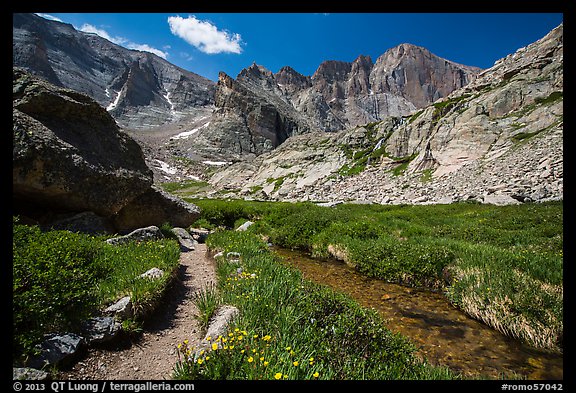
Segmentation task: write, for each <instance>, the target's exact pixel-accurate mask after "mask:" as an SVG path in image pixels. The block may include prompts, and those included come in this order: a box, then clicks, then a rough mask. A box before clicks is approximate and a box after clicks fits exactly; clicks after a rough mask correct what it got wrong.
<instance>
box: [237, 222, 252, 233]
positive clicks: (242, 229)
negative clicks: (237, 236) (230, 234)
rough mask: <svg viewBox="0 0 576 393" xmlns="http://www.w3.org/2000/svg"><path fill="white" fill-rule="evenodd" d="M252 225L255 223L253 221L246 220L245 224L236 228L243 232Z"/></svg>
mask: <svg viewBox="0 0 576 393" xmlns="http://www.w3.org/2000/svg"><path fill="white" fill-rule="evenodd" d="M252 225H254V223H253V222H252V221H246V222H245V223H244V224H242V225H240V226H239V227H238V228H236V230H237V231H239V232H243V231H245V230H247V229H248V228H250V226H252Z"/></svg>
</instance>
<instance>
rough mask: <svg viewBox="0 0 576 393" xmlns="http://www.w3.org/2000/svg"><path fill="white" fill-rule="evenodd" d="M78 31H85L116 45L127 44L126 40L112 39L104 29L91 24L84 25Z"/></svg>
mask: <svg viewBox="0 0 576 393" xmlns="http://www.w3.org/2000/svg"><path fill="white" fill-rule="evenodd" d="M78 30H80V31H83V32H84V33H92V34H97V35H99V36H100V37H102V38H106V39H107V40H108V41H111V42H113V43H115V44H118V45H120V44H123V43H125V42H126V39H124V38H122V37H112V36H111V35H110V34H108V32H107V31H106V30H104V29H99V28H97V27H96V26H94V25H91V24H89V23H84V24H83V25H82V27H80V28H79V29H78Z"/></svg>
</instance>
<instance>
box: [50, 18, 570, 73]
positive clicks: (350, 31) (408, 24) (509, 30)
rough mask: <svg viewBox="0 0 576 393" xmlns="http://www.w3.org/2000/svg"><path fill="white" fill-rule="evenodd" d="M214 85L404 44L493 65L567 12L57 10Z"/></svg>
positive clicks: (374, 54)
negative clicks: (255, 71)
mask: <svg viewBox="0 0 576 393" xmlns="http://www.w3.org/2000/svg"><path fill="white" fill-rule="evenodd" d="M40 15H41V16H44V17H46V18H52V19H57V20H60V21H62V22H65V23H71V24H72V25H73V26H74V27H76V28H77V29H79V30H83V31H88V32H93V33H96V34H99V35H101V36H103V37H105V38H108V39H110V40H111V41H113V42H116V43H118V44H119V45H122V46H125V47H127V48H130V49H140V50H148V51H151V52H153V53H156V54H158V55H160V56H162V57H164V58H166V60H168V61H170V62H171V63H173V64H176V65H177V66H179V67H182V68H184V69H186V70H189V71H192V72H195V73H197V74H200V75H202V76H205V77H207V78H209V79H212V80H214V81H215V80H217V78H218V72H219V71H224V72H226V73H227V74H229V75H230V76H232V77H234V78H235V77H236V75H238V73H239V72H240V71H241V70H242V69H243V68H245V67H248V66H250V65H251V64H252V63H253V62H256V63H257V64H259V65H262V66H264V67H266V68H268V69H269V70H270V71H272V72H277V71H278V70H279V69H280V68H281V67H283V66H285V65H289V66H291V67H292V68H294V69H295V70H296V71H298V72H300V73H302V74H304V75H312V74H313V73H314V71H315V70H316V69H317V68H318V66H319V65H320V63H321V62H322V61H324V60H342V61H348V62H351V61H353V60H354V59H355V58H357V57H358V56H359V55H369V56H371V57H372V60H373V61H376V59H377V58H378V56H380V55H381V54H383V53H384V52H385V51H386V50H387V49H390V48H392V47H394V46H396V45H398V44H401V43H411V44H415V45H419V46H423V47H425V48H427V49H428V50H430V51H431V52H432V53H434V54H436V55H438V56H440V57H443V58H445V59H448V60H451V61H455V62H457V63H461V64H465V65H471V66H477V67H481V68H489V67H491V66H492V65H493V64H494V62H495V61H496V60H498V59H500V58H502V57H504V56H506V55H508V54H511V53H513V52H515V51H516V50H517V49H519V48H521V47H523V46H526V45H528V44H530V43H532V42H534V41H536V40H538V39H540V38H541V37H543V36H544V35H546V34H547V33H548V32H549V31H550V30H551V29H553V28H554V27H556V26H558V25H559V24H560V23H561V22H562V21H563V14H561V13H328V14H323V13H210V14H208V13H193V14H188V13H50V14H45V13H44V14H40Z"/></svg>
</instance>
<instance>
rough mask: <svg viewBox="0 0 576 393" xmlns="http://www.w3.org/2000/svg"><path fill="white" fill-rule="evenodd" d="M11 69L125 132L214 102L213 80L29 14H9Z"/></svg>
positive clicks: (195, 112)
mask: <svg viewBox="0 0 576 393" xmlns="http://www.w3.org/2000/svg"><path fill="white" fill-rule="evenodd" d="M12 22H13V27H12V33H13V45H12V55H13V65H14V66H17V67H21V68H24V69H26V70H28V71H29V72H31V73H34V74H37V75H38V76H41V77H42V78H44V79H46V80H48V81H49V82H51V83H52V84H54V85H56V86H62V87H67V88H70V89H73V90H76V91H78V92H81V93H84V94H86V95H88V96H90V97H91V98H93V99H94V100H96V102H97V103H98V104H100V105H101V106H103V107H104V108H107V109H108V111H109V112H110V114H111V115H112V116H113V117H114V118H115V119H116V121H118V123H119V124H120V125H122V126H123V127H127V128H151V127H154V126H157V125H161V124H165V123H168V122H174V121H177V120H180V119H182V118H185V117H192V118H194V117H195V116H197V115H198V112H202V110H203V109H205V108H206V107H212V106H213V103H214V87H215V86H214V82H212V81H210V80H208V79H206V78H204V77H201V76H200V75H197V74H194V73H192V72H189V71H186V70H183V69H181V68H179V67H177V66H175V65H173V64H171V63H169V62H168V61H166V60H164V59H163V58H161V57H158V56H156V55H155V54H152V53H150V52H142V51H137V50H129V49H126V48H124V47H121V46H119V45H116V44H114V43H112V42H110V41H108V40H106V39H105V38H102V37H100V36H98V35H96V34H91V33H84V32H81V31H77V30H76V29H75V28H74V27H73V26H72V25H70V24H66V23H61V22H57V21H52V20H47V19H44V18H41V17H39V16H37V15H34V14H18V13H15V14H13V16H12Z"/></svg>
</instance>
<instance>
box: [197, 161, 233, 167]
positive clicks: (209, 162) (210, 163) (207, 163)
mask: <svg viewBox="0 0 576 393" xmlns="http://www.w3.org/2000/svg"><path fill="white" fill-rule="evenodd" d="M202 163H203V164H206V165H213V166H221V165H228V164H229V162H228V161H202Z"/></svg>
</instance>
